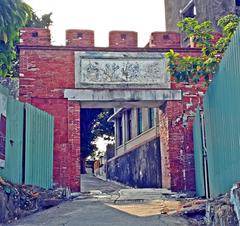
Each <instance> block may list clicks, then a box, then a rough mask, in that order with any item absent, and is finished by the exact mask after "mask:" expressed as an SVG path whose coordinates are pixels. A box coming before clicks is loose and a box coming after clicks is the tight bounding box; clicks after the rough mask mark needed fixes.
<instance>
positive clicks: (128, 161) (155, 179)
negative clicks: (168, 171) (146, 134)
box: [107, 138, 161, 188]
mask: <svg viewBox="0 0 240 226" xmlns="http://www.w3.org/2000/svg"><path fill="white" fill-rule="evenodd" d="M160 158H161V156H160V140H159V138H156V139H154V140H152V141H150V142H146V143H145V144H143V145H142V146H140V147H139V148H137V149H135V150H133V151H131V152H128V153H126V154H124V155H122V156H120V157H118V158H117V159H114V160H112V161H110V162H108V165H107V178H108V179H110V180H115V181H118V182H120V183H123V184H126V185H128V186H131V187H139V188H159V187H161V165H160V164H161V159H160Z"/></svg>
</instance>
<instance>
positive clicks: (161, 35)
mask: <svg viewBox="0 0 240 226" xmlns="http://www.w3.org/2000/svg"><path fill="white" fill-rule="evenodd" d="M149 47H150V48H180V47H181V45H180V34H179V33H177V32H153V33H151V36H150V42H149Z"/></svg>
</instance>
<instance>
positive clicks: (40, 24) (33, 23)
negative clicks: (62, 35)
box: [26, 11, 53, 28]
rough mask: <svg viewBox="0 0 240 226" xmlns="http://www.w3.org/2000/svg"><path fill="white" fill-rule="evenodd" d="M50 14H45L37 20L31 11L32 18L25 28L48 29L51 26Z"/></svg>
mask: <svg viewBox="0 0 240 226" xmlns="http://www.w3.org/2000/svg"><path fill="white" fill-rule="evenodd" d="M51 16H52V13H47V14H44V15H42V17H41V18H39V17H38V16H37V15H36V13H35V12H34V11H32V18H31V19H30V20H28V22H27V24H26V27H36V28H49V26H51V25H52V23H53V22H52V19H51Z"/></svg>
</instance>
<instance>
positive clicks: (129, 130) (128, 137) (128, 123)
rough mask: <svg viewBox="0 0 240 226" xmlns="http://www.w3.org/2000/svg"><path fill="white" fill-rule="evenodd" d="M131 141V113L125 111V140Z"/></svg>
mask: <svg viewBox="0 0 240 226" xmlns="http://www.w3.org/2000/svg"><path fill="white" fill-rule="evenodd" d="M131 139H132V111H131V109H128V110H127V140H131Z"/></svg>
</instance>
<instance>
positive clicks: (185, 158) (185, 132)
mask: <svg viewBox="0 0 240 226" xmlns="http://www.w3.org/2000/svg"><path fill="white" fill-rule="evenodd" d="M171 87H172V89H181V90H182V94H183V98H182V100H181V101H168V102H167V103H166V104H165V105H163V106H162V107H161V114H160V119H159V122H160V140H161V152H162V156H163V158H162V170H163V179H164V180H163V185H164V186H166V187H169V188H171V189H172V190H174V191H194V190H195V172H194V150H193V132H192V131H193V130H192V127H193V120H194V116H195V111H196V108H197V106H198V104H200V105H201V104H202V97H203V94H204V92H205V91H206V87H205V86H204V85H203V82H201V83H200V84H188V83H179V84H177V83H176V82H174V81H173V80H172V84H171ZM165 167H166V168H165Z"/></svg>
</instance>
